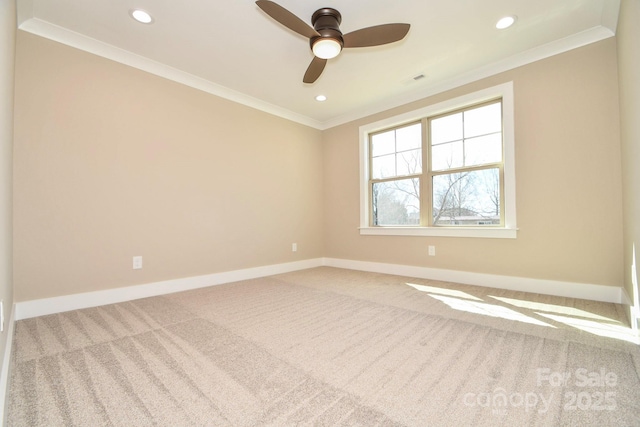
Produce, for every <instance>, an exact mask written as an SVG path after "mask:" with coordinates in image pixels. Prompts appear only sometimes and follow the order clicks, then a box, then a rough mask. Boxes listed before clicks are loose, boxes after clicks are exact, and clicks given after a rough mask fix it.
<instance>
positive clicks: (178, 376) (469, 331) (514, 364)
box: [8, 267, 640, 426]
mask: <svg viewBox="0 0 640 427" xmlns="http://www.w3.org/2000/svg"><path fill="white" fill-rule="evenodd" d="M567 319H573V320H571V321H574V322H576V323H575V324H574V326H569V325H568V324H567V323H570V324H571V321H567ZM623 319H624V314H623V312H622V307H620V306H617V305H614V304H605V303H597V302H591V301H582V300H574V299H567V298H554V297H548V296H541V295H532V294H525V293H518V292H508V291H503V290H495V289H486V288H478V287H472V286H463V285H454V284H446V283H441V282H432V281H428V280H419V279H409V278H403V277H398V276H390V275H383V274H373V273H363V272H356V271H350V270H341V269H333V268H328V267H322V268H316V269H311V270H305V271H300V272H294V273H288V274H283V275H279V276H273V277H269V278H263V279H256V280H249V281H244V282H238V283H234V284H228V285H222V286H214V287H210V288H204V289H200V290H195V291H188V292H182V293H177V294H172V295H166V296H162V297H154V298H146V299H140V300H135V301H131V302H126V303H120V304H113V305H107V306H103V307H98V308H91V309H84V310H77V311H71V312H66V313H60V314H55V315H49V316H43V317H39V318H34V319H28V320H22V321H19V322H17V324H16V331H15V337H14V343H13V344H14V350H13V360H12V371H11V387H10V395H9V413H8V422H9V425H10V426H59V425H60V426H63V425H64V426H71V425H74V426H75V425H77V426H101V425H104V426H145V425H159V426H192V425H193V426H256V425H273V426H284V425H318V426H325V425H327V426H330V425H345V426H350V425H361V426H376V425H380V426H395V425H397V426H403V425H406V426H447V425H450V426H463V425H487V426H499V425H504V426H515V425H519V426H524V425H540V426H551V425H575V426H585V425H597V426H623V425H624V426H632V425H640V381H639V377H638V361H639V360H640V353H639V348H638V346H637V345H634V344H631V343H628V342H626V341H624V340H622V339H615V338H607V337H601V336H599V335H598V334H602V333H603V332H606V331H609V330H610V331H613V332H616V333H622V332H624V329H625V326H626V325H625V324H624V322H625V321H624V320H623ZM575 325H577V326H579V328H578V327H575ZM598 325H601V327H598ZM589 328H591V329H589ZM584 329H587V330H590V331H591V332H587V331H585V330H584ZM594 332H597V333H598V334H596V333H594ZM607 333H608V332H607Z"/></svg>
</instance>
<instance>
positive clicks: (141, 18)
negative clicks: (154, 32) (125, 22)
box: [129, 9, 153, 24]
mask: <svg viewBox="0 0 640 427" xmlns="http://www.w3.org/2000/svg"><path fill="white" fill-rule="evenodd" d="M129 14H130V15H131V17H132V18H133V19H135V20H136V21H138V22H141V23H143V24H151V23H152V22H153V18H152V17H151V15H149V13H148V12H145V11H144V10H141V9H132V10H130V11H129Z"/></svg>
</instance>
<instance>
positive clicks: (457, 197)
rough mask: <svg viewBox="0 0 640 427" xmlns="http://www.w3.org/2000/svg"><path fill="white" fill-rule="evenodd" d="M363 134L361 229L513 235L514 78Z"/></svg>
mask: <svg viewBox="0 0 640 427" xmlns="http://www.w3.org/2000/svg"><path fill="white" fill-rule="evenodd" d="M360 133H361V227H360V230H361V234H391V235H433V236H460V237H510V238H514V237H516V227H515V173H514V167H515V165H514V142H513V89H512V84H511V83H507V84H504V85H500V86H497V87H494V88H490V89H486V90H484V91H480V92H477V93H474V94H470V95H467V96H464V97H460V98H456V99H454V100H451V101H447V102H444V103H441V104H437V105H434V106H430V107H427V108H424V109H421V110H418V111H415V112H412V113H408V114H405V115H402V116H397V117H394V118H391V119H387V120H384V121H381V122H376V123H372V124H370V125H367V126H363V127H362V128H361V129H360Z"/></svg>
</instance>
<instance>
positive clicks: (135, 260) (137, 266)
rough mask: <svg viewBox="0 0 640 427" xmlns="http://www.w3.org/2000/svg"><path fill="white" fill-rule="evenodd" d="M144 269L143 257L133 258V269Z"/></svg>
mask: <svg viewBox="0 0 640 427" xmlns="http://www.w3.org/2000/svg"><path fill="white" fill-rule="evenodd" d="M141 268H142V257H141V256H134V257H133V269H134V270H140V269H141Z"/></svg>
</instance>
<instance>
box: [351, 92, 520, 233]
mask: <svg viewBox="0 0 640 427" xmlns="http://www.w3.org/2000/svg"><path fill="white" fill-rule="evenodd" d="M496 98H502V137H503V152H504V201H503V203H504V226H503V227H446V226H429V227H427V226H419V227H418V226H413V227H412V226H398V227H390V226H371V225H370V224H371V218H370V215H371V209H370V203H371V201H370V199H369V197H370V195H369V191H368V186H369V134H371V133H374V132H377V131H380V130H384V129H387V128H390V127H395V126H401V125H403V124H407V123H411V122H416V121H418V120H421V119H423V118H425V117H430V116H436V115H439V114H444V113H447V112H450V111H453V110H456V109H460V108H465V107H468V106H471V105H474V104H478V103H481V102H486V101H490V100H493V99H496ZM359 133H360V234H361V235H379V236H385V235H386V236H438V237H480V238H506V239H515V238H516V237H517V231H518V228H517V225H516V173H515V134H514V99H513V82H507V83H503V84H501V85H498V86H493V87H490V88H487V89H483V90H480V91H477V92H473V93H470V94H467V95H463V96H460V97H457V98H454V99H450V100H447V101H444V102H440V103H438V104H434V105H430V106H427V107H424V108H420V109H418V110H415V111H411V112H408V113H404V114H400V115H397V116H393V117H389V118H387V119H384V120H380V121H377V122H374V123H369V124H367V125H364V126H361V127H360V131H359ZM423 149H426V147H423Z"/></svg>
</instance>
